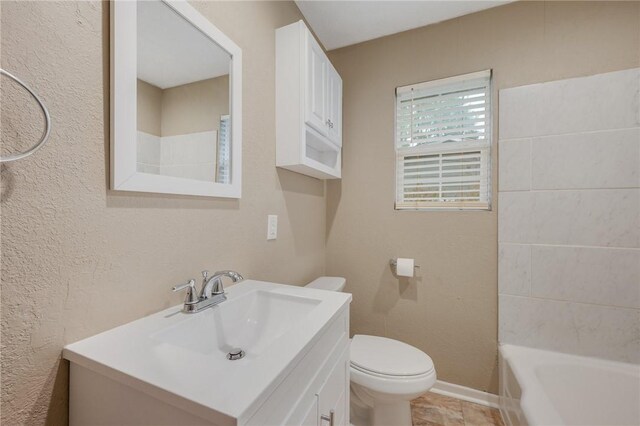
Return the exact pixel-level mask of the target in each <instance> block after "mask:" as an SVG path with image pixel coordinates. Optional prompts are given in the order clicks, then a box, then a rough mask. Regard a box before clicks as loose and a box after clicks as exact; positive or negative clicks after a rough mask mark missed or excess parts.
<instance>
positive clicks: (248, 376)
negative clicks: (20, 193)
mask: <svg viewBox="0 0 640 426" xmlns="http://www.w3.org/2000/svg"><path fill="white" fill-rule="evenodd" d="M350 300H351V295H350V294H347V293H337V292H328V291H322V290H315V289H308V288H304V287H294V286H287V285H282V284H274V283H268V282H261V281H253V280H245V281H243V282H241V283H238V284H236V285H234V286H231V287H230V288H228V289H227V300H226V301H224V302H222V303H221V304H219V305H217V306H214V307H212V308H208V309H206V310H204V311H201V312H198V313H195V314H185V313H183V312H181V308H182V305H179V306H175V307H173V308H170V309H167V310H165V311H162V312H159V313H157V314H153V315H150V316H148V317H145V318H142V319H140V320H137V321H134V322H131V323H129V324H125V325H123V326H120V327H118V328H114V329H112V330H109V331H106V332H104V333H101V334H98V335H96V336H93V337H90V338H87V339H84V340H82V341H79V342H76V343H73V344H70V345H68V346H66V347H65V348H64V352H63V356H64V358H66V359H68V360H69V361H71V362H72V363H74V364H77V365H79V366H80V367H84V368H87V369H90V370H92V371H94V372H96V373H99V374H102V375H104V376H106V377H108V378H111V379H113V380H116V381H118V382H120V383H123V384H125V385H127V386H130V387H133V388H134V389H137V390H139V391H142V392H145V393H147V394H150V395H153V396H154V397H155V398H158V399H161V400H163V401H165V402H167V403H169V404H171V405H173V406H177V407H179V408H181V409H184V410H186V411H189V412H191V413H194V414H196V415H200V416H202V417H206V418H210V419H215V422H216V423H219V424H236V423H237V422H238V421H239V420H242V419H246V418H248V416H250V415H251V414H252V413H253V412H255V410H256V409H257V408H258V407H259V406H260V405H261V404H262V403H263V402H264V401H265V400H266V398H267V396H268V395H269V394H270V393H271V392H272V391H273V389H275V387H277V385H278V384H279V383H280V382H282V380H284V378H285V377H286V375H287V374H288V372H289V371H291V369H292V368H293V367H294V366H295V365H296V363H297V361H298V360H300V359H301V358H302V357H303V356H304V354H305V353H306V352H307V351H308V350H309V349H310V348H311V346H312V343H313V342H312V340H313V338H314V337H315V336H316V335H318V334H319V333H321V332H322V331H323V330H325V329H326V328H327V327H328V326H329V324H330V323H331V320H332V319H333V318H336V317H337V316H338V315H339V313H341V312H342V311H343V310H344V309H346V308H347V307H348V304H349V302H350ZM234 348H240V349H243V350H244V351H245V353H246V355H245V356H244V357H243V358H242V359H238V360H228V359H227V357H226V355H227V353H228V352H229V351H230V350H231V349H234ZM72 374H73V369H72Z"/></svg>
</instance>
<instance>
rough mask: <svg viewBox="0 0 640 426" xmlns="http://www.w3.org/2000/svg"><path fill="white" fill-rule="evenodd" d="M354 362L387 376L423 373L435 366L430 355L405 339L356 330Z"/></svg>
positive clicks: (368, 371) (364, 370)
mask: <svg viewBox="0 0 640 426" xmlns="http://www.w3.org/2000/svg"><path fill="white" fill-rule="evenodd" d="M351 365H352V366H354V367H356V368H357V369H359V370H360V371H362V372H366V373H371V374H373V375H382V376H384V377H412V376H421V375H424V374H426V373H429V372H430V371H432V370H433V369H434V367H433V361H432V360H431V358H429V355H427V354H425V353H424V352H422V351H421V350H420V349H418V348H415V347H413V346H411V345H408V344H406V343H403V342H400V341H398V340H393V339H388V338H386V337H380V336H367V335H363V334H356V335H355V336H353V339H352V340H351Z"/></svg>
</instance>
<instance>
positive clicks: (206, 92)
mask: <svg viewBox="0 0 640 426" xmlns="http://www.w3.org/2000/svg"><path fill="white" fill-rule="evenodd" d="M248 102H251V101H250V100H248ZM226 114H229V76H228V75H225V76H221V77H216V78H210V79H208V80H203V81H197V82H195V83H190V84H183V85H182V86H176V87H171V88H169V89H165V90H163V93H162V136H174V135H184V134H187V133H196V132H205V131H208V130H220V116H221V115H226Z"/></svg>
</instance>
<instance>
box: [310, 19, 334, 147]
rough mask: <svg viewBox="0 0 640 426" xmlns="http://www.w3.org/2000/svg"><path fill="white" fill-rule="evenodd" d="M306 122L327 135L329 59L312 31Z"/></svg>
mask: <svg viewBox="0 0 640 426" xmlns="http://www.w3.org/2000/svg"><path fill="white" fill-rule="evenodd" d="M306 38H307V42H306V56H307V58H306V60H307V66H306V69H307V72H306V76H305V79H306V89H305V92H306V93H305V95H306V96H305V98H306V100H305V122H306V123H307V124H308V125H310V126H312V127H313V128H314V129H315V130H316V131H318V132H320V133H321V134H322V135H323V136H326V135H327V129H328V126H327V124H326V121H327V117H326V113H327V86H326V85H327V64H328V62H329V61H328V59H327V57H326V56H325V54H324V52H323V51H322V48H320V45H319V44H318V42H317V41H316V39H315V38H313V35H311V33H310V32H308V31H307V32H306Z"/></svg>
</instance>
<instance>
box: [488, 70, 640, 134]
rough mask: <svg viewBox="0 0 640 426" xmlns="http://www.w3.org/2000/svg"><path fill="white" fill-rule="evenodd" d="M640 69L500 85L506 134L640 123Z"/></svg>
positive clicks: (565, 130) (615, 127)
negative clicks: (520, 84)
mask: <svg viewBox="0 0 640 426" xmlns="http://www.w3.org/2000/svg"><path fill="white" fill-rule="evenodd" d="M639 92H640V69H638V68H635V69H631V70H624V71H618V72H611V73H606V74H598V75H594V76H589V77H579V78H573V79H567V80H559V81H552V82H547V83H541V84H532V85H530V86H522V87H516V88H512V89H504V90H501V91H500V100H499V107H500V125H499V137H500V139H516V138H527V137H532V136H546V135H559V134H565V133H577V132H586V131H595V130H605V129H623V128H628V127H637V126H638V125H640V123H639V120H640V117H639V116H638V110H639V104H638V102H639V96H638V93H639Z"/></svg>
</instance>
